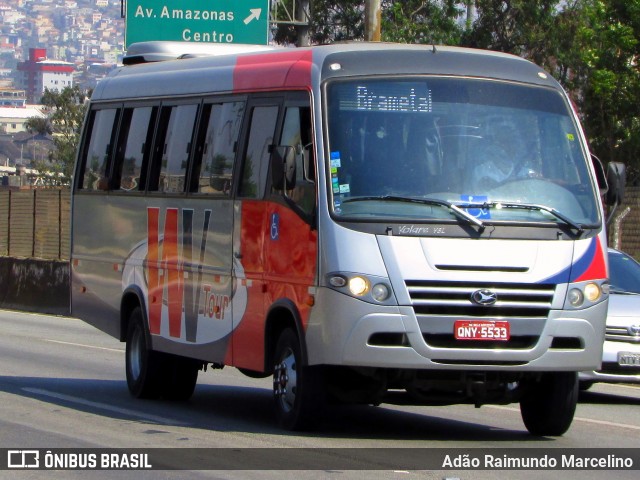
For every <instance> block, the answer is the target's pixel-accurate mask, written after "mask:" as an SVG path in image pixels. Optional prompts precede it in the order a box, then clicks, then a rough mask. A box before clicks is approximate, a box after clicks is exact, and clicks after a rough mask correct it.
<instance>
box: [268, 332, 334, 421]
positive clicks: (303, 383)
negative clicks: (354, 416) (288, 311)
mask: <svg viewBox="0 0 640 480" xmlns="http://www.w3.org/2000/svg"><path fill="white" fill-rule="evenodd" d="M274 358H275V365H274V369H273V397H274V400H275V408H276V417H277V420H278V424H279V425H280V426H281V427H283V428H285V429H287V430H304V429H307V428H310V427H312V426H313V424H314V421H315V420H317V419H318V417H319V414H320V410H321V409H322V404H323V399H324V391H323V384H324V382H323V379H322V370H321V367H310V366H305V365H303V362H302V347H301V345H300V340H299V339H298V336H297V335H296V333H295V332H294V331H293V330H292V329H289V328H288V329H286V330H284V331H283V332H282V334H281V335H280V337H279V339H278V343H277V346H276V350H275V357H274Z"/></svg>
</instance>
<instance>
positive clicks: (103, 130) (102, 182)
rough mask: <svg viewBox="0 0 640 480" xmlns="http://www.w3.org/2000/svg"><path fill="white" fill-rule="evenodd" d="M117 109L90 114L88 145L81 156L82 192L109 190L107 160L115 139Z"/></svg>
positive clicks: (107, 109) (80, 183) (96, 111)
mask: <svg viewBox="0 0 640 480" xmlns="http://www.w3.org/2000/svg"><path fill="white" fill-rule="evenodd" d="M118 113H119V109H117V108H106V109H102V110H95V111H94V112H92V113H91V115H92V117H93V119H92V122H91V124H92V128H91V132H89V133H88V135H89V143H88V145H87V148H86V151H85V154H84V155H83V158H82V162H83V177H82V179H81V180H80V182H79V185H82V190H85V191H95V190H107V189H108V188H109V178H108V175H109V159H110V157H111V150H112V148H111V146H112V145H113V142H114V139H115V131H116V126H117V120H118Z"/></svg>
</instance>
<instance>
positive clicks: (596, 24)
mask: <svg viewBox="0 0 640 480" xmlns="http://www.w3.org/2000/svg"><path fill="white" fill-rule="evenodd" d="M584 3H585V7H586V10H585V13H586V22H585V24H584V25H583V27H582V28H581V29H580V30H579V32H578V36H577V38H576V40H577V42H576V43H577V44H578V46H579V52H580V55H579V60H580V63H579V65H578V68H577V69H576V77H577V78H578V80H579V81H578V82H577V83H578V87H579V88H580V97H581V98H580V111H581V113H582V116H583V120H584V124H585V129H586V132H587V136H588V137H589V138H590V141H591V146H592V149H593V150H594V152H595V153H596V155H598V157H600V158H601V159H602V160H603V161H605V162H607V161H621V162H623V163H626V164H627V167H628V170H629V175H628V177H629V179H630V181H631V182H638V180H640V103H639V102H638V99H639V98H640V71H639V65H638V60H639V59H640V0H608V1H601V0H584Z"/></svg>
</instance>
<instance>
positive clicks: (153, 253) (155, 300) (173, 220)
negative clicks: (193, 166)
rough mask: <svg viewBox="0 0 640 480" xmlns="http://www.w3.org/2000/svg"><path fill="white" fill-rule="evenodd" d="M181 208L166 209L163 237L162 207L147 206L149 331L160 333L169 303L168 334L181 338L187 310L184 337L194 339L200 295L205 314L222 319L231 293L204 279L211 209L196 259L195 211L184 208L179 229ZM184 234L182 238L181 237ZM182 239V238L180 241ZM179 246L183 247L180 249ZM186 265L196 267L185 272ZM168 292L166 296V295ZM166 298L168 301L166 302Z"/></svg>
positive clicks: (204, 223)
mask: <svg viewBox="0 0 640 480" xmlns="http://www.w3.org/2000/svg"><path fill="white" fill-rule="evenodd" d="M178 215H179V211H178V209H177V208H167V209H166V213H165V219H164V230H163V235H162V237H161V236H160V209H159V208H156V207H149V208H148V209H147V261H146V262H145V266H146V267H145V268H146V277H147V284H148V297H149V301H148V304H149V331H150V333H152V334H156V335H157V334H160V333H161V326H162V308H163V304H165V303H166V305H167V317H168V321H169V335H170V336H171V337H175V338H179V337H181V333H182V316H183V311H184V326H185V339H186V340H187V341H188V342H195V341H196V336H197V333H198V314H199V310H200V304H201V298H202V299H203V300H204V302H205V303H206V304H207V305H205V307H204V309H203V310H204V313H205V314H206V313H207V312H210V316H211V317H212V318H213V317H215V318H218V319H220V318H223V317H224V312H225V310H226V309H227V308H228V307H229V304H230V298H229V296H228V295H215V294H213V292H212V287H211V286H210V285H204V286H203V284H202V283H203V282H202V265H203V262H204V254H205V249H206V244H207V232H208V230H209V223H210V220H211V210H205V211H204V219H203V225H202V229H201V230H200V233H201V238H200V239H199V242H198V243H199V244H197V245H195V246H196V253H195V257H196V258H194V248H193V247H194V235H193V233H194V232H193V220H194V218H193V217H194V211H193V210H191V209H182V229H181V230H179V228H178V227H179V218H178ZM180 237H182V238H180ZM180 240H181V241H180ZM180 246H181V247H182V248H180ZM185 265H187V266H189V268H190V269H191V267H192V266H193V265H197V268H195V269H193V270H190V271H185ZM165 292H166V299H165V298H164V296H165ZM165 300H166V302H165Z"/></svg>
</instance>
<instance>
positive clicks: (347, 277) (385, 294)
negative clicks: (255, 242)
mask: <svg viewBox="0 0 640 480" xmlns="http://www.w3.org/2000/svg"><path fill="white" fill-rule="evenodd" d="M326 278H327V284H328V285H327V286H328V287H329V288H331V289H332V290H335V291H337V292H340V293H344V294H346V295H349V296H351V297H355V298H358V299H360V300H363V301H365V302H369V303H376V304H382V305H397V302H396V299H395V296H394V295H393V289H392V288H391V283H390V282H389V279H388V278H386V277H378V276H372V275H362V274H354V273H349V272H334V273H330V274H329V275H327V277H326Z"/></svg>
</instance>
